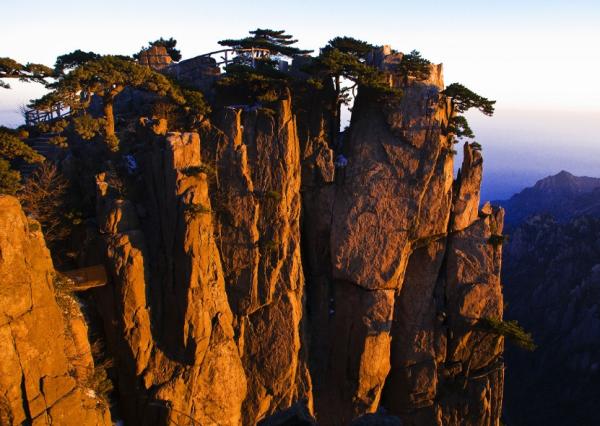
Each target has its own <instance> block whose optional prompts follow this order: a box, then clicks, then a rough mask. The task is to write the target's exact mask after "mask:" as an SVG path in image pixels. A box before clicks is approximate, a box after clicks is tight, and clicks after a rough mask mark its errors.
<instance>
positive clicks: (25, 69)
mask: <svg viewBox="0 0 600 426" xmlns="http://www.w3.org/2000/svg"><path fill="white" fill-rule="evenodd" d="M53 76H54V71H53V70H52V68H50V67H47V66H45V65H41V64H31V63H28V64H25V65H22V64H20V63H18V62H17V61H15V60H14V59H11V58H6V57H5V58H0V88H3V89H10V85H9V84H8V83H6V82H4V81H2V80H3V79H9V78H18V79H19V80H20V81H28V82H35V83H41V84H44V85H46V84H47V81H46V79H47V78H50V77H53Z"/></svg>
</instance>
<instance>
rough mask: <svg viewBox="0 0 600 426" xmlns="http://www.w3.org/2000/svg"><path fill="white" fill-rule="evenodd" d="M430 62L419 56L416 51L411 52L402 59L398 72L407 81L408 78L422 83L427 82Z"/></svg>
mask: <svg viewBox="0 0 600 426" xmlns="http://www.w3.org/2000/svg"><path fill="white" fill-rule="evenodd" d="M430 66H431V62H430V61H429V60H427V59H425V58H423V57H422V56H421V53H419V51H418V50H413V51H412V52H410V53H407V54H406V55H404V56H403V57H402V61H401V62H400V65H399V66H398V71H399V72H400V74H402V75H403V76H404V78H405V81H407V80H408V79H409V78H414V79H415V80H418V81H422V80H427V79H428V78H429V76H430V74H431V67H430Z"/></svg>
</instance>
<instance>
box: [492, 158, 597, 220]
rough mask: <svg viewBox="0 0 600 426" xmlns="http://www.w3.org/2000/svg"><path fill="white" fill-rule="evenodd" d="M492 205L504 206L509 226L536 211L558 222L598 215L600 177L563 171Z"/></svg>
mask: <svg viewBox="0 0 600 426" xmlns="http://www.w3.org/2000/svg"><path fill="white" fill-rule="evenodd" d="M494 204H499V205H501V206H502V207H504V208H505V209H506V213H507V214H506V223H507V225H513V226H514V225H518V224H520V223H522V222H523V221H524V220H525V219H527V218H528V217H529V216H531V215H533V214H539V213H546V214H549V215H551V216H553V217H554V218H555V219H556V220H557V221H558V222H561V223H563V222H567V221H569V220H571V219H572V218H574V217H577V216H581V215H590V216H600V178H595V177H589V176H574V175H573V174H571V173H569V172H567V171H565V170H563V171H561V172H560V173H557V174H556V175H553V176H548V177H545V178H544V179H540V180H539V181H537V182H536V184H535V185H534V186H532V187H529V188H525V189H524V190H523V191H521V192H519V193H518V194H515V195H513V196H512V197H511V198H510V199H508V200H504V201H495V202H494Z"/></svg>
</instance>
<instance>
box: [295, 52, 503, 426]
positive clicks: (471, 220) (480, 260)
mask: <svg viewBox="0 0 600 426" xmlns="http://www.w3.org/2000/svg"><path fill="white" fill-rule="evenodd" d="M394 55H397V54H394ZM394 55H390V56H384V58H383V59H380V63H381V64H383V65H381V66H382V67H383V68H384V69H386V67H387V64H389V63H392V62H393V61H394V58H395V56H394ZM431 71H432V72H431V77H430V78H429V80H427V81H424V82H417V81H413V80H409V81H406V80H403V79H401V78H399V77H397V76H395V75H394V74H393V73H392V74H391V75H390V81H391V84H393V85H396V86H398V87H401V88H402V89H403V97H402V100H401V101H400V102H399V103H396V104H392V105H386V106H382V104H381V103H379V102H376V101H373V100H371V99H369V98H368V97H365V98H361V95H360V94H359V97H358V98H357V100H356V104H355V106H354V110H353V115H352V122H351V125H350V128H349V130H348V136H347V139H346V142H345V146H344V151H345V153H346V154H347V158H348V162H349V163H348V166H347V170H346V176H345V178H344V179H343V180H341V179H339V180H338V182H337V184H335V185H327V184H326V183H324V184H323V185H321V186H319V187H317V188H307V189H306V191H304V192H303V194H304V204H305V210H304V212H305V213H304V214H305V227H304V228H303V232H304V238H305V241H306V251H305V255H306V260H305V265H307V267H306V270H305V275H306V279H307V294H308V298H307V309H308V312H309V313H308V317H309V323H310V339H311V347H310V362H311V363H310V367H311V373H313V374H312V378H313V385H314V401H315V402H314V403H315V412H316V416H317V420H318V421H319V422H320V423H322V424H347V423H348V422H350V421H351V420H352V419H354V418H357V417H358V416H360V415H362V414H365V413H374V412H376V411H377V410H378V409H380V408H383V409H385V410H386V411H387V412H389V413H392V414H395V415H396V416H398V417H399V418H401V419H402V420H403V421H404V422H405V423H406V424H423V425H425V424H427V425H429V424H440V425H441V424H444V425H446V424H496V423H497V422H498V420H499V416H500V411H501V401H502V384H503V366H502V360H501V353H502V341H501V338H498V337H494V336H489V335H486V334H484V333H480V332H477V331H475V324H476V322H477V320H478V319H479V318H482V317H495V318H500V317H501V316H502V293H501V288H500V281H499V272H500V249H499V248H496V247H494V246H492V245H491V244H489V243H488V240H489V238H490V236H491V235H492V234H494V235H495V234H496V233H501V232H502V220H503V216H502V214H503V213H502V211H501V210H492V209H491V208H488V210H489V211H488V212H487V213H483V212H482V214H479V213H480V212H479V209H478V207H479V186H480V183H481V174H482V160H481V155H480V153H479V152H478V151H475V150H474V149H473V148H471V147H470V146H469V145H468V144H467V145H465V147H464V150H465V160H464V163H463V167H462V170H463V171H462V172H461V175H460V177H459V179H458V180H456V181H454V179H453V175H452V170H453V157H452V149H453V147H452V142H451V141H449V140H448V138H447V137H446V136H445V134H444V128H445V127H446V126H447V120H448V118H449V117H448V114H449V112H448V111H449V109H448V104H447V103H446V101H445V99H444V98H443V97H442V96H441V95H440V90H442V89H443V87H444V86H443V79H442V68H441V66H432V69H431ZM313 134H318V132H313ZM458 383H460V386H459V385H458ZM456 386H459V387H460V389H461V391H460V392H456V391H454V390H451V389H454V387H456Z"/></svg>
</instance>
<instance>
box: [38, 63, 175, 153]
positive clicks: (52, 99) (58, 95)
mask: <svg viewBox="0 0 600 426" xmlns="http://www.w3.org/2000/svg"><path fill="white" fill-rule="evenodd" d="M52 87H53V88H54V91H53V92H51V93H49V94H48V95H46V96H45V97H43V98H41V99H40V100H39V101H38V102H37V103H34V104H33V105H34V106H37V107H41V106H47V105H46V104H51V103H57V102H62V103H63V104H65V103H66V104H68V105H70V106H71V107H76V108H78V109H85V108H87V106H89V103H90V101H91V97H92V95H96V96H98V97H99V98H100V99H101V100H102V104H103V110H104V117H103V119H104V120H103V122H102V123H103V130H104V136H105V138H106V143H107V144H108V146H109V148H110V149H111V150H116V149H117V148H118V139H117V137H116V133H115V117H114V112H113V105H114V102H115V98H116V97H117V96H118V95H119V94H120V93H121V92H122V91H123V90H124V89H125V88H126V87H133V88H137V89H142V90H148V91H150V92H154V93H157V94H159V95H161V96H170V97H171V98H172V99H173V100H174V101H175V102H178V103H181V104H183V103H185V99H184V98H183V96H182V95H181V93H180V91H179V90H178V89H177V88H175V86H174V85H173V84H171V82H170V81H169V80H168V79H167V78H166V77H165V76H163V75H162V74H159V73H157V72H155V71H153V70H151V69H150V68H148V67H144V66H141V65H139V64H137V63H135V62H134V61H133V60H131V59H127V58H124V57H118V56H102V57H100V58H98V59H94V60H90V61H87V62H85V63H83V64H81V65H79V66H77V67H76V68H74V69H73V70H72V71H71V72H70V73H68V74H66V75H63V76H62V77H61V78H60V79H59V81H58V82H57V83H55V84H53V85H52ZM76 98H79V101H77V100H76Z"/></svg>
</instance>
